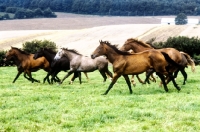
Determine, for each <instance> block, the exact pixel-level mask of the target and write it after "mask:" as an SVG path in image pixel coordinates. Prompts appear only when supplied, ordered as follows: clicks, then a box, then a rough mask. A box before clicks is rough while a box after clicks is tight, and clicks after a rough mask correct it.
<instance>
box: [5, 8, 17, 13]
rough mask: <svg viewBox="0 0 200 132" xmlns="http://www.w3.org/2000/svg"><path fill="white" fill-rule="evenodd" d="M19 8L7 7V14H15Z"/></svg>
mask: <svg viewBox="0 0 200 132" xmlns="http://www.w3.org/2000/svg"><path fill="white" fill-rule="evenodd" d="M18 9H19V8H18V7H7V8H6V12H7V13H15V12H16V11H17V10H18Z"/></svg>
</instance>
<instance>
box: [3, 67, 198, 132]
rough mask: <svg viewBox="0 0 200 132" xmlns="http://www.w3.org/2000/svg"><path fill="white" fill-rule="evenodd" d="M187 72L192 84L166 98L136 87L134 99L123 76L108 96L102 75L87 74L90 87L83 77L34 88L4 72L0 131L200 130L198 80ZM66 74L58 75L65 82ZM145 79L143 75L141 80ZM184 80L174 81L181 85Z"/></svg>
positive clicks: (152, 87)
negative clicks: (72, 81)
mask: <svg viewBox="0 0 200 132" xmlns="http://www.w3.org/2000/svg"><path fill="white" fill-rule="evenodd" d="M196 68H197V69H196V73H192V72H191V70H190V68H187V69H186V72H187V73H188V81H187V84H186V85H185V86H183V85H180V86H181V88H182V89H181V91H180V92H177V90H176V89H175V88H174V87H173V86H172V83H169V85H168V86H169V93H165V92H164V89H163V88H162V87H159V86H158V85H159V82H160V80H159V79H158V81H157V83H153V82H151V84H149V85H142V84H139V83H138V81H137V80H136V82H137V86H136V87H134V88H133V92H134V93H133V94H132V95H130V94H129V91H128V87H127V85H126V82H125V80H124V78H123V77H120V78H119V80H117V83H116V84H115V85H114V87H113V89H111V91H110V92H109V94H108V95H106V96H103V95H101V94H102V93H103V92H105V90H106V88H107V87H108V86H109V84H110V81H109V80H108V81H106V82H105V83H103V82H102V77H101V75H100V73H99V72H98V71H95V72H91V73H89V78H90V80H89V82H87V80H86V78H85V77H84V76H82V77H83V78H82V80H83V83H82V84H81V85H80V84H79V82H78V80H75V82H74V84H72V85H69V84H68V81H69V79H70V78H67V79H66V81H65V82H64V83H63V84H62V85H57V84H53V85H49V84H47V83H45V84H42V83H31V82H29V81H27V80H26V79H25V78H24V77H23V75H21V76H20V77H19V79H18V80H17V81H16V83H15V84H13V83H12V80H13V79H14V77H15V75H16V73H17V70H16V67H2V68H1V69H0V74H1V75H2V76H0V80H1V83H0V87H1V88H0V95H1V100H0V106H1V107H0V115H1V116H0V130H1V131H5V132H7V131H10V132H11V131H12V132H14V131H16V132H20V131H21V132H22V131H44V132H45V131H52V132H53V131H59V132H78V131H79V132H80V131H81V132H86V131H87V132H89V131H91V132H107V131H113V132H119V131H121V132H123V131H130V132H131V131H136V132H144V131H148V132H155V131H159V132H178V131H181V132H189V131H194V132H195V131H199V130H200V125H199V120H200V105H199V100H200V96H199V92H200V86H199V81H200V80H199V78H200V67H199V66H197V67H196ZM45 75H46V72H44V71H43V70H40V71H38V72H35V73H33V77H34V78H36V79H40V80H42V79H43V78H44V76H45ZM64 75H66V73H65V72H61V73H59V77H60V78H62V77H64ZM143 75H144V74H142V75H140V76H141V78H142V77H144V76H143ZM182 80H183V78H182V75H179V76H178V78H177V79H176V81H177V83H178V84H182Z"/></svg>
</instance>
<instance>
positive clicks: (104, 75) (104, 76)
mask: <svg viewBox="0 0 200 132" xmlns="http://www.w3.org/2000/svg"><path fill="white" fill-rule="evenodd" d="M99 72H100V73H101V75H102V77H103V78H104V80H103V82H105V81H106V79H107V76H106V73H105V72H104V71H103V70H99Z"/></svg>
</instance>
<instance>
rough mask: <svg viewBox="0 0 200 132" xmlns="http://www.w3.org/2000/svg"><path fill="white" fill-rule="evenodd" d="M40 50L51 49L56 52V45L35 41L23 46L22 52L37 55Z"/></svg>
mask: <svg viewBox="0 0 200 132" xmlns="http://www.w3.org/2000/svg"><path fill="white" fill-rule="evenodd" d="M40 48H51V49H54V50H56V49H57V47H56V44H55V43H54V42H52V41H49V40H43V41H42V40H33V41H30V42H25V43H23V44H22V50H24V51H26V52H28V53H33V54H34V53H35V52H36V51H38V50H39V49H40Z"/></svg>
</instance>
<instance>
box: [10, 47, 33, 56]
mask: <svg viewBox="0 0 200 132" xmlns="http://www.w3.org/2000/svg"><path fill="white" fill-rule="evenodd" d="M12 49H15V50H17V51H19V52H20V53H21V54H26V55H30V53H28V52H26V51H23V50H21V49H19V48H16V47H12Z"/></svg>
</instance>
